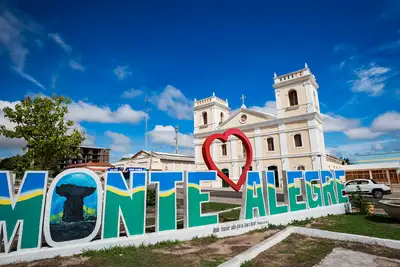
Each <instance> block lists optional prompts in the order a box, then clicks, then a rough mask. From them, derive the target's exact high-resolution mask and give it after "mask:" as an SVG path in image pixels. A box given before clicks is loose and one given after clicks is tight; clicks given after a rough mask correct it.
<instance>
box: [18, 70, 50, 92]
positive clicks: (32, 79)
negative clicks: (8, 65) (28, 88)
mask: <svg viewBox="0 0 400 267" xmlns="http://www.w3.org/2000/svg"><path fill="white" fill-rule="evenodd" d="M13 70H15V72H16V73H18V74H19V75H20V76H21V77H22V78H24V79H26V80H28V81H30V82H31V83H33V84H35V85H37V86H38V87H40V88H42V89H44V90H46V88H45V87H44V86H43V84H41V83H40V82H39V81H38V80H36V79H35V78H33V77H32V76H31V75H29V74H27V73H25V72H24V71H21V70H19V69H17V68H13Z"/></svg>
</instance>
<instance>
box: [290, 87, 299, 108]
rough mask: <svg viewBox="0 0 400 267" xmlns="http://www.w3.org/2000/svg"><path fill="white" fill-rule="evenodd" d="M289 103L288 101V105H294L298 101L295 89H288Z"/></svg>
mask: <svg viewBox="0 0 400 267" xmlns="http://www.w3.org/2000/svg"><path fill="white" fill-rule="evenodd" d="M289 103H290V106H296V105H298V104H299V101H298V100H297V92H296V90H290V91H289Z"/></svg>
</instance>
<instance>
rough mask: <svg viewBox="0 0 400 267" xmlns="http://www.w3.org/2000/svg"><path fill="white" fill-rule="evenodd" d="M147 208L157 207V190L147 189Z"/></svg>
mask: <svg viewBox="0 0 400 267" xmlns="http://www.w3.org/2000/svg"><path fill="white" fill-rule="evenodd" d="M146 200H147V201H146V203H147V206H155V205H156V189H155V188H150V187H147V196H146Z"/></svg>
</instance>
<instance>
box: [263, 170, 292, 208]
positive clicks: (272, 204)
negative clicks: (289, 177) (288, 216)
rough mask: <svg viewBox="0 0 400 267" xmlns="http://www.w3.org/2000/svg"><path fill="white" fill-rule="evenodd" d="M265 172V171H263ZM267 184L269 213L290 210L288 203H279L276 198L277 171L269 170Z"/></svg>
mask: <svg viewBox="0 0 400 267" xmlns="http://www.w3.org/2000/svg"><path fill="white" fill-rule="evenodd" d="M263 173H265V171H264V172H263ZM267 184H268V194H267V195H268V202H269V214H270V215H275V214H280V213H285V212H288V206H287V205H279V206H278V201H277V200H276V189H275V173H274V172H273V171H268V172H267Z"/></svg>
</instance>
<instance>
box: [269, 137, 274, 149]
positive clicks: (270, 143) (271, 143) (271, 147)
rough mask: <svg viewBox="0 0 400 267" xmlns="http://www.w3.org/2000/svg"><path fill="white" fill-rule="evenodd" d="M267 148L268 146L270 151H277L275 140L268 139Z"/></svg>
mask: <svg viewBox="0 0 400 267" xmlns="http://www.w3.org/2000/svg"><path fill="white" fill-rule="evenodd" d="M267 146H268V151H275V147H274V138H272V137H270V138H268V139H267Z"/></svg>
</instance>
